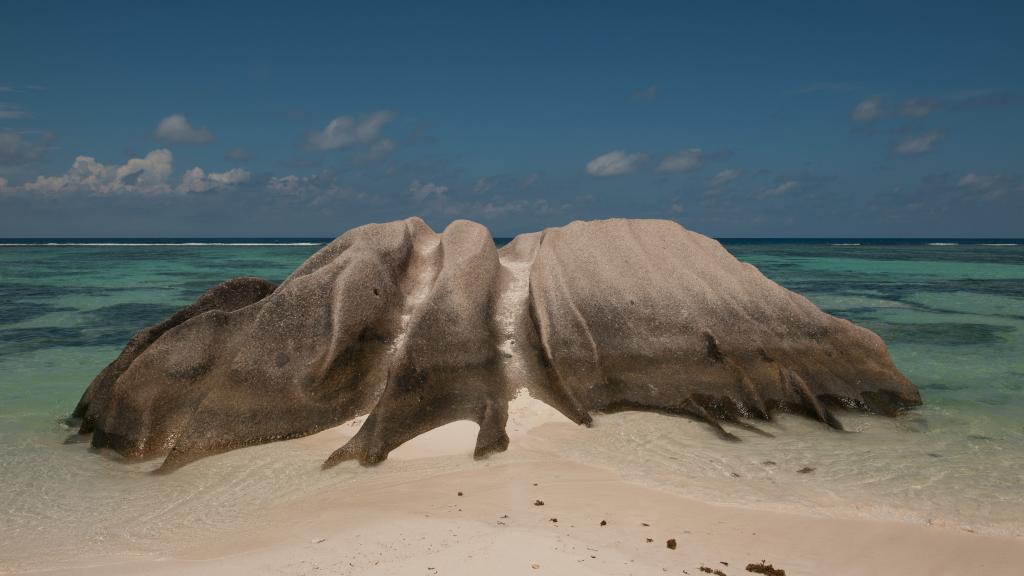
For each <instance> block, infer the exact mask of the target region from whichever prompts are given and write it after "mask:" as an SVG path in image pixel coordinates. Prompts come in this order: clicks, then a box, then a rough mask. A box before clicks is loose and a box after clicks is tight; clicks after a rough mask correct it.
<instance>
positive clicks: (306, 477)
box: [0, 241, 1024, 567]
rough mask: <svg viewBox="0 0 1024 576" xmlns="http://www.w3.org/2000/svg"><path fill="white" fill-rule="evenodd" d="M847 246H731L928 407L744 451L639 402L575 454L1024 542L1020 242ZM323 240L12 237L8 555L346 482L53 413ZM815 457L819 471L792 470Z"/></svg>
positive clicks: (0, 500) (797, 504)
mask: <svg viewBox="0 0 1024 576" xmlns="http://www.w3.org/2000/svg"><path fill="white" fill-rule="evenodd" d="M846 243H847V242H828V241H818V242H810V241H800V242H781V241H772V242H767V241H733V242H726V243H725V244H726V246H727V248H729V250H730V251H731V252H733V254H735V255H736V256H737V257H739V258H741V259H742V260H745V261H748V262H750V263H752V264H754V265H756V266H757V267H759V268H760V269H761V270H762V271H763V272H764V273H765V274H766V275H767V276H769V277H770V278H772V279H774V280H776V281H777V282H779V283H781V284H783V285H785V286H786V287H788V288H790V289H793V290H796V291H798V292H800V293H802V294H804V295H806V296H807V297H809V298H810V299H811V300H812V301H814V302H815V303H817V304H818V305H819V306H821V307H822V308H823V309H825V310H826V311H828V312H830V313H832V314H835V315H838V316H842V317H845V318H848V319H850V320H852V321H854V322H857V323H859V324H862V325H865V326H867V327H869V328H871V329H873V330H875V331H876V332H878V333H879V334H880V335H881V336H882V337H883V338H884V339H885V341H886V342H887V343H888V345H889V349H890V351H891V353H892V355H893V357H894V359H895V361H896V364H897V365H898V366H899V367H900V369H901V370H903V372H904V373H905V374H906V375H907V376H908V377H910V379H911V380H913V381H914V382H915V383H916V384H917V385H918V386H919V387H920V389H921V392H922V394H923V397H924V402H925V405H924V407H922V408H921V409H919V410H916V411H914V412H913V413H911V414H908V415H906V416H904V417H901V418H898V419H893V420H890V419H883V418H874V417H864V416H858V415H845V416H844V417H842V418H841V419H842V420H843V421H844V423H845V424H846V425H847V428H848V429H850V430H851V431H852V433H848V434H843V433H835V432H830V431H828V430H823V429H821V428H820V427H817V426H815V425H814V424H813V423H811V422H808V421H806V420H802V419H787V418H782V419H780V421H779V422H778V423H776V424H774V425H773V426H774V427H775V428H776V436H777V437H776V438H774V439H764V438H750V439H748V441H746V442H742V443H739V444H737V445H725V444H723V443H720V442H717V441H716V440H715V439H714V438H713V437H712V436H711V435H709V434H708V433H706V431H705V430H704V429H703V428H702V427H700V426H698V425H695V424H693V423H691V422H689V421H686V420H683V419H678V418H668V417H664V416H658V415H651V414H628V413H627V414H622V415H613V416H606V417H602V418H600V419H599V422H598V425H597V426H595V428H594V429H593V430H587V431H585V432H586V434H589V436H587V437H586V438H590V439H591V440H590V441H581V442H576V443H573V445H572V446H569V447H567V448H566V454H567V456H568V457H575V458H579V459H583V460H586V461H589V462H595V463H599V464H605V465H609V466H615V467H618V468H620V469H621V470H622V471H623V473H624V474H625V475H627V476H631V477H635V478H637V479H638V480H641V481H649V482H652V483H655V484H659V485H661V486H664V487H666V488H668V489H672V490H679V491H682V492H685V493H688V494H693V495H697V496H700V497H703V498H707V499H712V500H718V501H722V502H726V503H729V502H734V503H744V504H753V505H761V506H766V507H782V508H798V509H810V510H812V511H814V512H816V513H823V514H837V515H849V514H855V515H882V516H893V517H897V518H900V519H905V520H908V521H920V522H930V523H938V524H943V525H949V526H956V527H969V528H970V529H972V530H979V531H986V530H987V531H997V532H1002V533H1011V534H1016V535H1022V534H1024V521H1022V520H1021V519H1022V518H1024V495H1022V493H1024V490H1021V487H1022V486H1024V246H1021V245H1020V244H1019V243H1015V242H1014V241H1005V242H1002V241H1000V242H995V241H992V242H987V243H970V244H963V243H962V244H957V245H939V244H938V243H937V242H936V243H934V244H935V245H933V244H930V243H927V242H916V243H911V242H904V243H899V244H895V243H889V244H887V243H879V242H866V241H860V245H835V244H846ZM987 244H1014V245H987ZM317 248H318V246H317V245H249V246H231V245H221V246H213V245H201V246H181V245H137V246H125V245H104V246H83V245H73V246H62V245H61V246H40V245H32V246H11V245H3V246H0V462H2V463H3V465H2V467H0V514H2V517H0V533H3V534H4V538H3V539H0V567H2V566H3V565H4V564H5V563H7V562H9V563H10V564H11V565H14V566H18V567H31V566H32V565H33V559H32V558H33V556H36V557H37V556H38V553H37V552H31V551H32V550H37V549H38V548H39V547H40V546H43V547H45V548H46V549H47V550H50V551H51V552H52V553H54V554H60V553H61V551H64V552H68V551H70V550H76V551H81V550H82V549H83V548H87V547H92V546H99V545H100V544H102V543H103V542H113V541H118V540H119V539H127V540H131V541H132V542H135V543H136V544H137V545H138V546H137V549H139V550H145V549H147V546H148V544H147V542H149V541H150V540H152V539H156V538H158V537H159V535H160V534H164V533H165V532H166V530H165V529H166V527H167V526H169V525H174V524H176V523H179V524H180V523H187V524H189V526H190V529H191V530H190V531H192V532H195V531H196V530H195V528H196V527H197V526H202V525H206V524H209V525H210V526H214V525H217V524H218V523H219V522H224V521H227V519H230V518H232V517H234V516H237V515H240V514H243V513H245V511H246V510H248V509H251V508H252V507H254V506H259V505H261V504H262V503H264V502H267V501H270V500H272V499H275V498H279V497H281V493H288V492H289V490H293V487H294V486H295V485H298V484H302V485H303V486H305V488H304V489H306V490H312V489H316V487H317V486H326V485H328V484H330V485H337V483H338V482H344V481H345V480H344V478H345V474H348V472H346V471H339V472H338V473H337V474H336V475H323V474H317V473H315V471H316V470H318V468H317V467H318V465H319V462H320V461H321V460H322V457H323V454H322V453H320V451H308V452H307V451H304V450H303V449H302V448H301V447H299V448H295V447H294V445H293V443H287V444H289V445H291V446H292V447H291V448H287V449H286V448H282V447H281V446H282V445H280V444H279V445H274V446H268V447H259V448H256V449H251V450H245V451H236V452H234V453H229V454H226V455H223V456H219V457H216V458H211V459H209V460H208V461H204V462H203V463H202V464H201V465H198V466H192V467H186V468H185V469H183V470H181V471H180V472H178V473H175V474H173V475H170V476H152V475H148V474H146V472H148V471H149V469H151V468H152V467H153V465H152V464H151V463H150V464H132V465H125V464H122V463H119V462H114V461H111V460H109V459H106V458H102V457H99V456H97V455H95V454H91V453H89V452H88V451H87V450H86V449H85V447H84V446H82V445H65V444H63V441H64V439H65V438H66V437H67V435H68V432H69V430H67V429H66V428H65V427H64V426H63V425H62V424H61V418H62V417H63V416H65V415H67V414H68V413H69V412H70V410H71V409H72V408H73V407H74V405H75V403H76V402H77V400H78V398H79V395H80V394H81V392H82V391H83V390H84V388H85V386H86V385H87V384H88V383H89V381H90V380H91V379H92V377H93V376H94V375H95V374H96V373H97V372H98V371H99V370H100V369H102V368H103V366H105V365H106V364H107V363H108V362H109V361H110V360H111V359H113V358H114V357H115V356H116V354H117V353H118V352H119V350H120V348H121V347H122V346H123V345H124V343H125V342H126V341H127V339H128V338H129V337H130V336H131V334H132V333H133V332H134V331H135V330H137V329H139V328H141V327H143V326H147V325H150V324H153V323H155V322H157V321H159V320H161V319H163V318H164V317H166V316H167V315H169V314H170V313H171V312H173V311H174V310H176V309H177V308H179V307H181V306H183V305H185V304H187V303H188V302H190V301H191V300H192V299H194V298H195V297H196V296H197V295H198V294H200V293H201V292H202V291H204V290H205V289H207V288H209V287H210V286H212V285H214V284H216V283H217V282H220V281H222V280H224V279H227V278H229V277H232V276H238V275H257V276H262V277H265V278H268V279H270V280H274V281H280V280H281V279H283V278H284V277H285V276H287V275H288V273H289V272H291V270H292V269H293V268H294V267H296V266H297V265H298V264H299V263H301V262H302V261H303V260H304V259H305V258H306V257H308V256H309V255H310V254H312V253H313V252H314V251H315V250H316V249H317ZM581 438H582V437H581ZM766 462H773V464H766ZM803 466H811V467H814V468H815V472H814V473H812V474H803V475H797V474H795V472H793V471H794V470H796V469H798V468H800V467H803ZM225 478H228V479H230V481H229V482H225V481H224V479H225ZM240 495H241V496H240ZM211 503H214V504H215V510H211ZM196 533H198V532H196ZM154 546H155V545H154Z"/></svg>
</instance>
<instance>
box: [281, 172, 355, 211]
mask: <svg viewBox="0 0 1024 576" xmlns="http://www.w3.org/2000/svg"><path fill="white" fill-rule="evenodd" d="M267 189H268V190H270V191H272V192H275V193H277V194H278V195H280V196H282V197H284V198H289V199H292V200H297V201H301V202H305V203H308V204H309V205H310V206H320V205H323V204H327V203H329V202H332V201H335V200H339V199H351V198H359V197H361V196H365V195H361V194H356V193H355V192H354V191H353V190H352V189H350V188H347V187H345V186H342V185H340V184H338V181H337V177H336V176H335V175H334V174H333V173H329V172H324V173H321V174H314V175H312V176H301V177H300V176H295V175H294V174H289V175H288V176H280V177H276V176H275V177H272V178H270V179H269V180H267Z"/></svg>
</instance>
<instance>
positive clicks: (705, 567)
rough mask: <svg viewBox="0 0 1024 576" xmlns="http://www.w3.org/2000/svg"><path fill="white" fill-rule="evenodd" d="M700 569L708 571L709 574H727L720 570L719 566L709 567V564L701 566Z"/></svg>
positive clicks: (722, 575)
mask: <svg viewBox="0 0 1024 576" xmlns="http://www.w3.org/2000/svg"><path fill="white" fill-rule="evenodd" d="M700 571H701V572H706V573H708V574H714V575H715V576H727V574H726V573H725V572H722V571H721V570H718V569H717V568H708V567H707V566H701V567H700Z"/></svg>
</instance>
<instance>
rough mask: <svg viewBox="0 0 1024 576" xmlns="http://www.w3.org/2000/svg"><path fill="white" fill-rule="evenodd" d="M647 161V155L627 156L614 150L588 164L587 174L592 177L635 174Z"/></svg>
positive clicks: (620, 151)
mask: <svg viewBox="0 0 1024 576" xmlns="http://www.w3.org/2000/svg"><path fill="white" fill-rule="evenodd" d="M646 160H647V155H645V154H627V153H626V152H623V151H622V150H614V151H612V152H608V153H607V154H602V155H600V156H598V157H597V158H594V159H593V160H591V161H590V162H587V174H590V175H591V176H618V175H620V174H629V173H630V172H634V171H635V170H636V169H637V168H639V167H640V164H643V163H644V161H646Z"/></svg>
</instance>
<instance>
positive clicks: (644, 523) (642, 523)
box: [640, 522, 650, 526]
mask: <svg viewBox="0 0 1024 576" xmlns="http://www.w3.org/2000/svg"><path fill="white" fill-rule="evenodd" d="M640 525H641V526H650V524H648V523H647V522H641V523H640Z"/></svg>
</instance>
